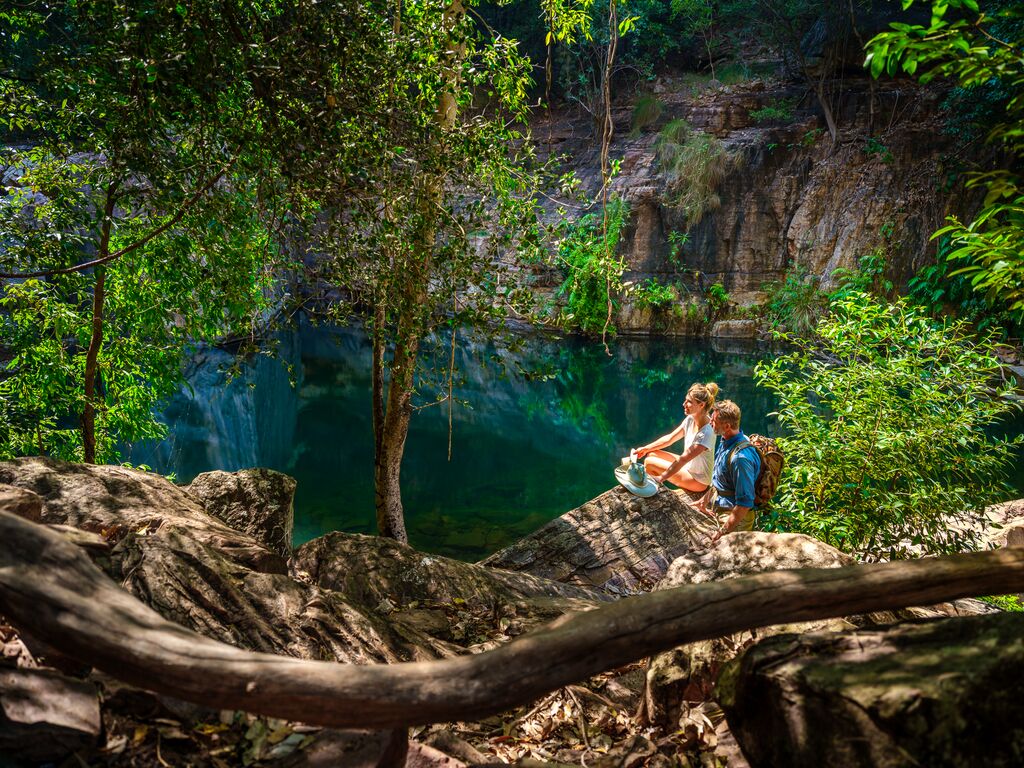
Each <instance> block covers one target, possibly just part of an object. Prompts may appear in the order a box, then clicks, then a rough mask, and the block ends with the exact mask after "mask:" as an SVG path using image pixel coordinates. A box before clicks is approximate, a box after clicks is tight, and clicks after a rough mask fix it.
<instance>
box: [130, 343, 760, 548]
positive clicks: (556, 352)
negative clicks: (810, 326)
mask: <svg viewBox="0 0 1024 768" xmlns="http://www.w3.org/2000/svg"><path fill="white" fill-rule="evenodd" d="M515 346H516V347H517V349H515V351H511V350H510V349H509V348H508V347H507V346H505V345H496V344H494V343H475V342H473V341H471V340H467V339H462V340H461V341H460V343H459V344H458V345H457V350H456V359H457V363H458V368H459V369H460V370H461V371H462V374H461V380H457V381H456V386H455V397H456V398H457V399H458V400H459V402H457V403H456V405H455V406H454V408H453V409H452V412H451V421H452V430H451V461H449V460H448V443H449V429H448V422H449V411H448V406H447V404H441V405H432V406H429V407H424V408H422V409H420V410H417V411H416V412H415V413H414V415H413V418H412V426H411V429H410V433H409V439H408V442H407V444H406V453H405V463H404V465H403V469H402V489H403V500H404V504H405V509H406V523H407V526H408V530H409V537H410V543H411V544H412V545H413V546H415V547H416V548H418V549H422V550H425V551H429V552H437V553H440V554H446V555H450V556H454V557H458V558H462V559H466V560H475V559H478V558H480V557H483V556H484V555H486V554H488V553H490V552H492V551H494V550H496V549H499V548H501V547H503V546H505V545H506V544H508V543H510V542H512V541H514V540H516V539H518V538H521V537H522V536H523V535H525V534H527V533H530V532H531V531H533V530H535V529H536V528H537V527H539V526H540V525H542V524H543V523H545V522H547V521H548V520H550V519H552V518H554V517H557V516H558V515H561V514H562V513H564V512H566V511H568V510H570V509H572V508H573V507H576V506H579V505H580V504H582V503H584V502H586V501H588V500H589V499H591V498H593V497H594V496H597V495H598V494H600V493H602V492H603V491H605V490H607V489H608V488H610V487H611V486H612V485H614V478H613V477H612V469H613V467H615V466H617V465H618V462H619V458H620V457H621V456H623V455H625V454H626V453H627V452H628V450H629V448H630V446H636V445H641V444H643V443H645V442H649V441H650V440H652V439H653V438H655V437H657V436H659V435H662V434H664V433H666V432H668V431H669V430H671V429H672V428H674V427H675V426H676V425H677V424H678V423H679V421H680V420H681V419H682V417H683V411H682V400H683V396H684V394H685V390H686V388H687V387H689V385H690V383H692V382H694V381H717V382H718V383H719V384H720V386H721V387H722V390H723V392H722V396H723V397H729V398H731V399H734V400H736V401H737V402H738V403H739V404H740V406H741V407H742V408H743V413H744V416H743V419H744V427H745V428H746V429H747V430H748V431H754V432H758V431H762V432H763V431H765V430H766V429H767V430H768V431H769V432H771V431H773V428H772V427H770V426H769V425H768V424H767V418H766V414H767V413H768V412H769V411H771V410H772V408H773V402H772V401H771V400H770V399H769V397H768V396H767V395H766V394H765V393H764V392H762V391H760V390H757V389H755V387H754V384H753V380H752V372H753V366H754V365H755V363H756V362H757V360H758V359H759V357H758V355H756V354H751V353H746V354H741V353H734V354H729V353H723V352H715V351H712V350H711V349H710V348H708V346H707V343H706V342H703V341H700V340H663V339H661V340H650V341H647V340H645V341H622V340H619V341H616V342H614V344H613V346H612V347H611V353H612V354H611V356H609V355H608V354H607V353H606V352H605V350H604V348H603V347H602V346H601V344H599V343H598V344H594V343H584V342H582V341H579V340H576V339H571V338H558V339H554V338H550V337H525V338H524V337H519V338H518V339H517V340H516V344H515ZM278 353H279V354H278V357H279V358H280V359H279V360H273V359H270V358H260V359H258V360H256V361H255V362H254V363H252V364H251V365H250V366H248V367H247V368H246V369H245V370H243V372H242V373H241V375H239V376H236V377H235V378H233V379H231V380H230V381H228V380H226V377H225V374H224V373H223V371H222V367H223V366H224V364H225V363H226V357H222V356H221V355H220V354H219V353H216V352H207V353H204V355H201V356H200V357H199V358H197V360H196V362H195V366H194V370H193V371H192V372H191V375H190V381H191V385H192V391H191V392H187V393H183V394H182V395H181V396H179V397H178V398H177V399H175V401H174V402H172V403H171V404H170V405H169V407H168V408H167V409H166V411H165V414H164V415H165V418H166V419H167V421H168V423H169V427H170V434H169V436H168V438H167V439H166V440H164V441H163V442H161V443H159V444H157V445H148V446H136V447H135V449H134V450H133V451H132V453H131V460H132V461H133V462H135V463H146V464H149V465H150V466H152V467H153V469H155V470H157V471H159V472H165V473H169V472H173V473H174V474H175V475H176V479H177V480H178V482H187V481H189V480H191V478H193V477H194V476H195V475H197V474H198V473H200V472H205V471H208V470H211V469H224V470H235V469H240V468H243V467H252V466H264V467H270V468H272V469H277V470H280V471H282V472H286V473H288V474H290V475H292V476H293V477H295V478H296V480H297V481H298V490H297V492H296V497H295V543H296V544H300V543H302V542H304V541H307V540H309V539H311V538H313V537H316V536H319V535H321V534H323V533H326V532H328V531H333V530H342V531H350V532H360V533H373V532H374V530H375V523H374V510H373V486H372V478H373V438H372V433H371V426H370V346H369V343H368V342H367V340H366V337H365V336H364V335H363V334H362V332H361V331H359V330H358V329H354V328H340V329H338V328H335V329H325V328H312V327H308V326H302V327H300V328H299V329H297V330H295V331H294V332H292V333H289V334H287V335H284V336H282V337H281V340H280V348H279V350H278ZM448 354H450V350H449V349H447V348H439V349H438V350H437V357H438V360H439V361H441V362H443V363H446V362H447V359H446V358H447V355H448ZM762 354H763V353H762ZM287 366H291V368H292V373H291V377H289V373H288V370H287ZM442 367H444V366H442ZM524 371H525V372H524ZM290 378H291V382H290ZM426 390H427V392H426V394H425V395H424V396H423V397H422V398H421V400H420V404H421V405H424V404H426V403H429V402H430V401H432V400H433V399H434V397H435V395H434V393H433V392H434V391H433V390H431V389H430V385H429V384H428V385H427V386H426Z"/></svg>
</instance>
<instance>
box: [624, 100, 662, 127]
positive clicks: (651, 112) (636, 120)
mask: <svg viewBox="0 0 1024 768" xmlns="http://www.w3.org/2000/svg"><path fill="white" fill-rule="evenodd" d="M664 111H665V104H664V102H662V100H661V99H659V98H658V97H657V96H654V95H653V94H646V95H644V96H641V97H640V98H639V99H637V100H636V105H635V106H634V107H633V119H632V121H631V123H630V125H631V128H630V131H631V133H632V135H634V136H638V135H639V134H640V132H641V131H643V130H644V129H645V128H648V127H650V126H652V125H655V124H656V123H657V122H658V120H659V119H661V115H662V114H663V113H664Z"/></svg>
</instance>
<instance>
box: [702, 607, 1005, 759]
mask: <svg viewBox="0 0 1024 768" xmlns="http://www.w3.org/2000/svg"><path fill="white" fill-rule="evenodd" d="M1022 699H1024V616H1022V615H1020V614H1014V613H1011V614H995V615H988V616H974V617H967V618H955V619H943V620H938V621H929V622H920V623H907V624H901V625H897V626H893V627H888V628H885V629H876V630H857V631H854V632H844V633H815V634H804V635H785V636H779V637H773V638H770V639H768V640H764V641H762V642H760V643H758V644H757V645H755V646H754V647H752V648H750V649H749V650H748V651H747V652H746V653H745V654H744V655H743V657H742V658H741V659H740V660H739V661H738V662H736V663H735V664H734V665H731V666H730V667H729V668H728V669H727V670H726V671H725V672H724V673H723V675H722V678H721V680H720V683H719V700H720V702H721V703H722V705H723V706H724V708H725V711H726V714H727V716H728V719H729V724H730V726H731V728H732V731H733V734H734V735H735V736H736V738H737V740H738V741H739V743H740V745H741V746H742V748H743V752H744V754H745V755H746V756H747V758H748V759H749V761H750V764H751V765H752V766H754V768H758V767H759V766H779V765H785V766H790V767H791V768H804V767H806V768H817V767H818V766H822V765H828V766H831V767H832V768H844V767H845V766H850V767H851V768H852V767H853V766H886V768H903V767H904V766H906V767H907V768H910V766H923V765H926V766H929V767H930V768H941V767H943V766H949V767H950V768H952V767H953V766H963V765H985V766H988V767H989V768H1002V767H1003V766H1005V767H1006V768H1009V767H1010V766H1019V765H1021V764H1022V763H1024V723H1022V722H1021V719H1020V716H1019V715H1020V702H1021V700H1022Z"/></svg>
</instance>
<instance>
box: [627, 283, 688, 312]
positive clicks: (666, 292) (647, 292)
mask: <svg viewBox="0 0 1024 768" xmlns="http://www.w3.org/2000/svg"><path fill="white" fill-rule="evenodd" d="M633 298H634V300H635V301H636V305H637V306H638V307H640V308H641V309H644V308H650V309H662V308H663V307H667V306H668V305H669V304H671V303H672V302H674V301H676V300H677V299H678V298H679V291H678V290H677V289H676V288H675V287H673V286H671V285H662V284H661V283H659V282H658V281H657V280H654V279H649V280H645V281H644V282H643V283H641V284H640V285H637V286H634V288H633Z"/></svg>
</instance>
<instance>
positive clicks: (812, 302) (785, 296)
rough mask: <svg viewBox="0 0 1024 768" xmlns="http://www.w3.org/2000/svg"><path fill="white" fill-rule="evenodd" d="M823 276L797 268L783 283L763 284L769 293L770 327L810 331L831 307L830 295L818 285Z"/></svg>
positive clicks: (799, 332)
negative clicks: (829, 306) (829, 303)
mask: <svg viewBox="0 0 1024 768" xmlns="http://www.w3.org/2000/svg"><path fill="white" fill-rule="evenodd" d="M819 282H820V278H818V277H816V276H815V275H811V274H809V273H808V272H807V269H806V267H795V268H794V269H792V270H790V271H789V272H787V273H786V277H785V278H784V279H783V280H782V281H780V282H774V283H767V284H766V285H764V286H762V288H763V290H764V291H765V292H766V293H767V294H768V296H767V299H766V301H765V319H766V320H767V321H768V324H769V326H771V327H772V328H776V329H785V330H786V331H790V332H792V333H796V334H799V335H801V336H804V335H807V334H809V333H810V332H811V331H813V330H814V328H815V326H817V325H818V321H819V320H820V319H821V318H822V317H823V316H824V314H825V312H826V311H827V310H828V296H826V295H825V293H824V292H823V291H822V290H821V288H819V287H818V285H819Z"/></svg>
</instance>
